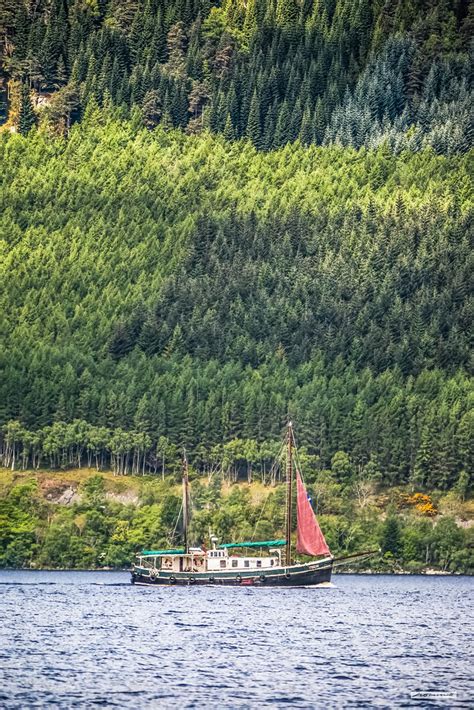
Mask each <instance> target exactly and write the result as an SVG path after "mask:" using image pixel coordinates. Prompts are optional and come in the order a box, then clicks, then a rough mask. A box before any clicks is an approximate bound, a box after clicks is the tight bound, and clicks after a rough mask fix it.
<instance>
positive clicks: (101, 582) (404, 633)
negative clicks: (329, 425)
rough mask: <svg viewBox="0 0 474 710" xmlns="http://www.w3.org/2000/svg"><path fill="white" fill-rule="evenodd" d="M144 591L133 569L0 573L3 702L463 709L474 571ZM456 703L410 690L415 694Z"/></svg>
mask: <svg viewBox="0 0 474 710" xmlns="http://www.w3.org/2000/svg"><path fill="white" fill-rule="evenodd" d="M334 581H335V585H336V586H335V587H333V588H327V589H304V588H301V589H293V590H291V589H281V590H278V589H273V590H270V589H262V590H256V589H245V590H243V589H238V588H237V589H235V588H216V587H202V588H196V587H193V588H178V587H174V588H171V589H168V588H165V589H159V588H156V589H151V590H150V589H144V588H140V587H132V586H131V585H129V584H128V575H127V574H126V573H103V572H98V573H87V572H75V573H73V572H0V587H1V589H0V707H1V708H5V710H17V709H18V710H20V709H21V710H23V709H24V708H45V707H54V708H59V709H60V710H61V709H62V708H65V709H66V708H67V709H68V710H69V709H70V708H80V709H82V708H87V709H89V708H92V709H93V708H115V707H117V708H136V707H137V706H138V707H144V708H152V709H154V708H165V709H167V708H175V707H176V708H216V709H217V708H232V709H233V708H239V709H241V708H249V709H250V710H252V709H253V708H261V707H264V708H275V707H289V708H298V709H302V710H312V709H313V708H387V707H388V708H391V707H460V708H461V707H467V706H468V704H469V701H470V700H472V699H473V698H474V690H473V686H472V680H471V677H472V667H473V665H474V664H473V659H472V653H471V637H470V633H471V629H472V609H473V603H472V602H473V596H474V595H473V586H472V580H471V579H470V578H466V577H456V578H452V577H405V576H404V577H383V576H379V577H372V576H359V577H358V576H342V575H341V576H337V577H335V579H334ZM430 690H431V691H450V692H452V693H455V694H456V698H455V699H451V700H449V701H444V702H443V703H436V702H435V701H427V700H423V701H419V700H412V699H411V697H410V696H411V693H414V692H417V691H430Z"/></svg>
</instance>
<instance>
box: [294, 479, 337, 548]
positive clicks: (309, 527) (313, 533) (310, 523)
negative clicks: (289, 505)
mask: <svg viewBox="0 0 474 710" xmlns="http://www.w3.org/2000/svg"><path fill="white" fill-rule="evenodd" d="M296 512H297V538H296V551H297V552H300V553H302V554H305V555H312V556H313V557H316V556H317V555H330V554H331V553H330V551H329V547H328V546H327V543H326V540H325V539H324V535H323V533H322V532H321V528H320V527H319V525H318V521H317V520H316V516H315V514H314V512H313V509H312V507H311V503H310V502H309V500H308V494H307V493H306V488H305V486H304V483H303V479H302V478H301V474H300V472H299V471H298V470H297V471H296Z"/></svg>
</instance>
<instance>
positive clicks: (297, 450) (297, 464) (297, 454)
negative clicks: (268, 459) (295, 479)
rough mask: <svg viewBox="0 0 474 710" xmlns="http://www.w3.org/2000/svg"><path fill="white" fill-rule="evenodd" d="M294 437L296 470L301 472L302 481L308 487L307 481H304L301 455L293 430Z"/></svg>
mask: <svg viewBox="0 0 474 710" xmlns="http://www.w3.org/2000/svg"><path fill="white" fill-rule="evenodd" d="M292 436H293V452H294V458H295V463H296V468H297V470H298V471H299V474H300V476H301V480H302V481H303V484H304V485H306V484H305V480H304V476H303V471H302V470H301V460H300V455H299V449H298V447H297V446H296V439H295V432H294V430H293V429H292Z"/></svg>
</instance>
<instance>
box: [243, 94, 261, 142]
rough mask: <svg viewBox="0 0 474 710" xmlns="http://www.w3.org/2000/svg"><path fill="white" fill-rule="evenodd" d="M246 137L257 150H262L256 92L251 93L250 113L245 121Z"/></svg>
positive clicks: (258, 105) (258, 103) (258, 102)
mask: <svg viewBox="0 0 474 710" xmlns="http://www.w3.org/2000/svg"><path fill="white" fill-rule="evenodd" d="M246 136H247V138H249V139H250V140H251V141H252V143H253V144H254V146H255V147H256V148H257V149H260V148H262V128H261V124H260V101H259V98H258V95H257V91H256V90H255V91H254V92H253V96H252V101H251V102H250V112H249V118H248V121H247V130H246Z"/></svg>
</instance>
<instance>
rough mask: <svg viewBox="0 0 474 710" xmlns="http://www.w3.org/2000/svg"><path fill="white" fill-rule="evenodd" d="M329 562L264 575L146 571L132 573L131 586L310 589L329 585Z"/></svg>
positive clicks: (330, 561) (281, 569)
mask: <svg viewBox="0 0 474 710" xmlns="http://www.w3.org/2000/svg"><path fill="white" fill-rule="evenodd" d="M331 573H332V560H323V561H322V562H312V563H308V564H301V565H293V566H291V567H286V568H278V569H273V570H265V572H259V571H254V570H252V572H250V571H249V572H239V573H235V572H202V573H186V572H175V573H173V572H162V571H159V572H158V571H157V572H155V573H152V575H151V576H150V574H149V570H146V569H144V568H135V569H133V570H132V580H131V581H132V584H138V585H146V586H150V587H155V586H161V587H163V586H166V587H170V586H188V587H189V586H193V585H210V586H230V587H248V586H256V587H314V586H316V585H318V584H325V583H328V582H330V581H331Z"/></svg>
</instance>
